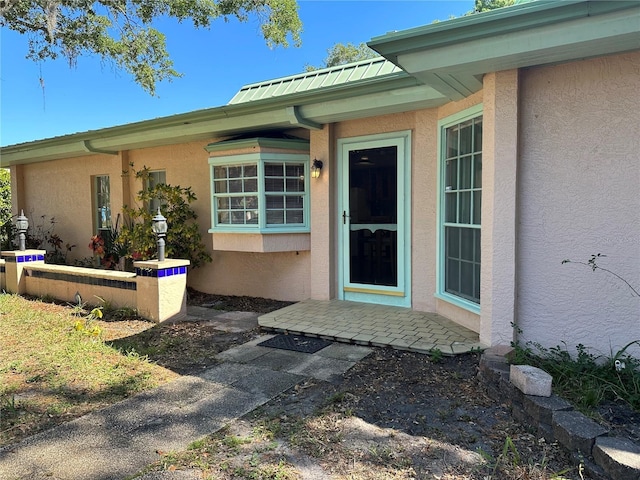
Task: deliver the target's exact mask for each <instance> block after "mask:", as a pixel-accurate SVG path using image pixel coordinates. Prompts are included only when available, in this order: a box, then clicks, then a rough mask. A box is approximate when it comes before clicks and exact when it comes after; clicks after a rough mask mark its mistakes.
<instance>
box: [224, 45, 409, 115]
mask: <svg viewBox="0 0 640 480" xmlns="http://www.w3.org/2000/svg"><path fill="white" fill-rule="evenodd" d="M398 73H401V74H403V75H404V72H403V71H402V69H401V68H399V67H397V66H395V65H394V64H393V63H391V62H390V61H388V60H387V59H385V58H382V57H377V58H373V59H370V60H362V61H359V62H353V63H348V64H346V65H340V66H336V67H331V68H323V69H321V70H313V71H311V72H306V73H300V74H297V75H293V76H290V77H284V78H276V79H275V80H268V81H266V82H259V83H252V84H249V85H245V86H243V87H242V88H241V89H240V91H239V92H238V93H236V94H235V96H234V97H233V98H232V99H231V101H230V102H229V104H230V105H233V104H238V103H245V102H252V101H255V100H264V99H267V98H274V97H281V96H285V95H291V94H293V93H303V92H310V91H314V90H316V91H317V90H321V89H326V88H329V87H336V86H340V85H346V84H349V83H354V82H358V81H362V80H371V79H375V78H379V77H384V76H389V75H393V74H398Z"/></svg>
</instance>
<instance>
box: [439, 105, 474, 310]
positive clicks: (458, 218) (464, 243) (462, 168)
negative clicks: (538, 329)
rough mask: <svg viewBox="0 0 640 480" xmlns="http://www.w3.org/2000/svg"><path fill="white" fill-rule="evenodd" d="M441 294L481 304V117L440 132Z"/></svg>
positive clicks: (449, 126)
mask: <svg viewBox="0 0 640 480" xmlns="http://www.w3.org/2000/svg"><path fill="white" fill-rule="evenodd" d="M442 135H443V136H444V138H443V139H442V143H443V145H444V151H443V157H444V158H443V159H442V162H443V168H442V172H443V179H442V185H443V189H442V190H443V191H442V196H443V202H442V205H443V211H442V213H441V229H442V232H441V233H442V242H443V246H444V248H443V249H442V250H441V254H442V255H443V256H444V258H443V265H442V270H443V271H442V274H443V276H444V278H443V279H442V285H441V288H442V290H443V292H444V293H446V294H450V295H454V296H456V297H459V298H461V299H463V300H465V301H469V302H472V303H474V304H480V235H481V207H482V205H481V202H482V116H481V115H480V116H476V117H474V118H470V119H466V120H464V121H461V122H458V123H455V124H453V125H448V126H446V127H445V128H444V129H443V132H442Z"/></svg>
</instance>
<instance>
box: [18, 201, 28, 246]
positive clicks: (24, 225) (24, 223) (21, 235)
mask: <svg viewBox="0 0 640 480" xmlns="http://www.w3.org/2000/svg"><path fill="white" fill-rule="evenodd" d="M28 229H29V219H28V218H27V217H25V216H24V210H22V211H21V212H20V215H19V216H18V218H16V230H18V250H20V251H22V252H24V251H25V250H26V247H25V240H26V237H27V236H26V233H27V230H28Z"/></svg>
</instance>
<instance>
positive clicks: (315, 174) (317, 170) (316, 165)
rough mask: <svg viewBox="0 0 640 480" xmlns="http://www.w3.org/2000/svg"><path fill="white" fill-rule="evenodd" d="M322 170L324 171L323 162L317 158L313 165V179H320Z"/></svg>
mask: <svg viewBox="0 0 640 480" xmlns="http://www.w3.org/2000/svg"><path fill="white" fill-rule="evenodd" d="M320 170H322V160H318V159H317V158H316V159H314V160H313V165H311V178H319V177H320Z"/></svg>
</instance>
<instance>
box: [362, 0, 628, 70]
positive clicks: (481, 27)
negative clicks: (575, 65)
mask: <svg viewBox="0 0 640 480" xmlns="http://www.w3.org/2000/svg"><path fill="white" fill-rule="evenodd" d="M634 8H638V3H637V2H635V1H628V0H607V1H602V0H601V1H591V0H562V1H558V0H537V1H534V2H530V3H524V4H520V5H513V6H510V7H505V8H498V9H496V10H491V11H488V12H482V13H476V14H473V15H468V16H466V17H460V18H454V19H452V20H447V21H443V22H439V23H435V24H431V25H426V26H422V27H416V28H412V29H409V30H403V31H401V32H390V33H387V34H385V35H380V36H377V37H374V38H372V39H371V41H369V42H368V43H367V45H368V46H369V47H370V48H372V49H373V50H375V51H376V52H378V53H379V54H381V55H383V56H384V57H386V58H387V59H388V60H390V61H392V62H393V63H395V64H396V65H398V66H400V67H401V68H402V66H401V65H399V64H398V56H399V55H401V54H408V53H411V52H416V51H428V50H431V49H436V48H440V47H446V46H450V45H456V44H461V43H470V42H473V41H476V40H480V39H483V38H487V37H492V36H497V35H504V34H507V33H511V32H521V31H523V30H529V29H532V28H539V27H544V26H547V25H553V24H557V23H562V22H567V21H571V20H576V19H580V18H585V17H591V16H595V15H602V14H606V13H611V12H615V11H619V10H627V9H634Z"/></svg>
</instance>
